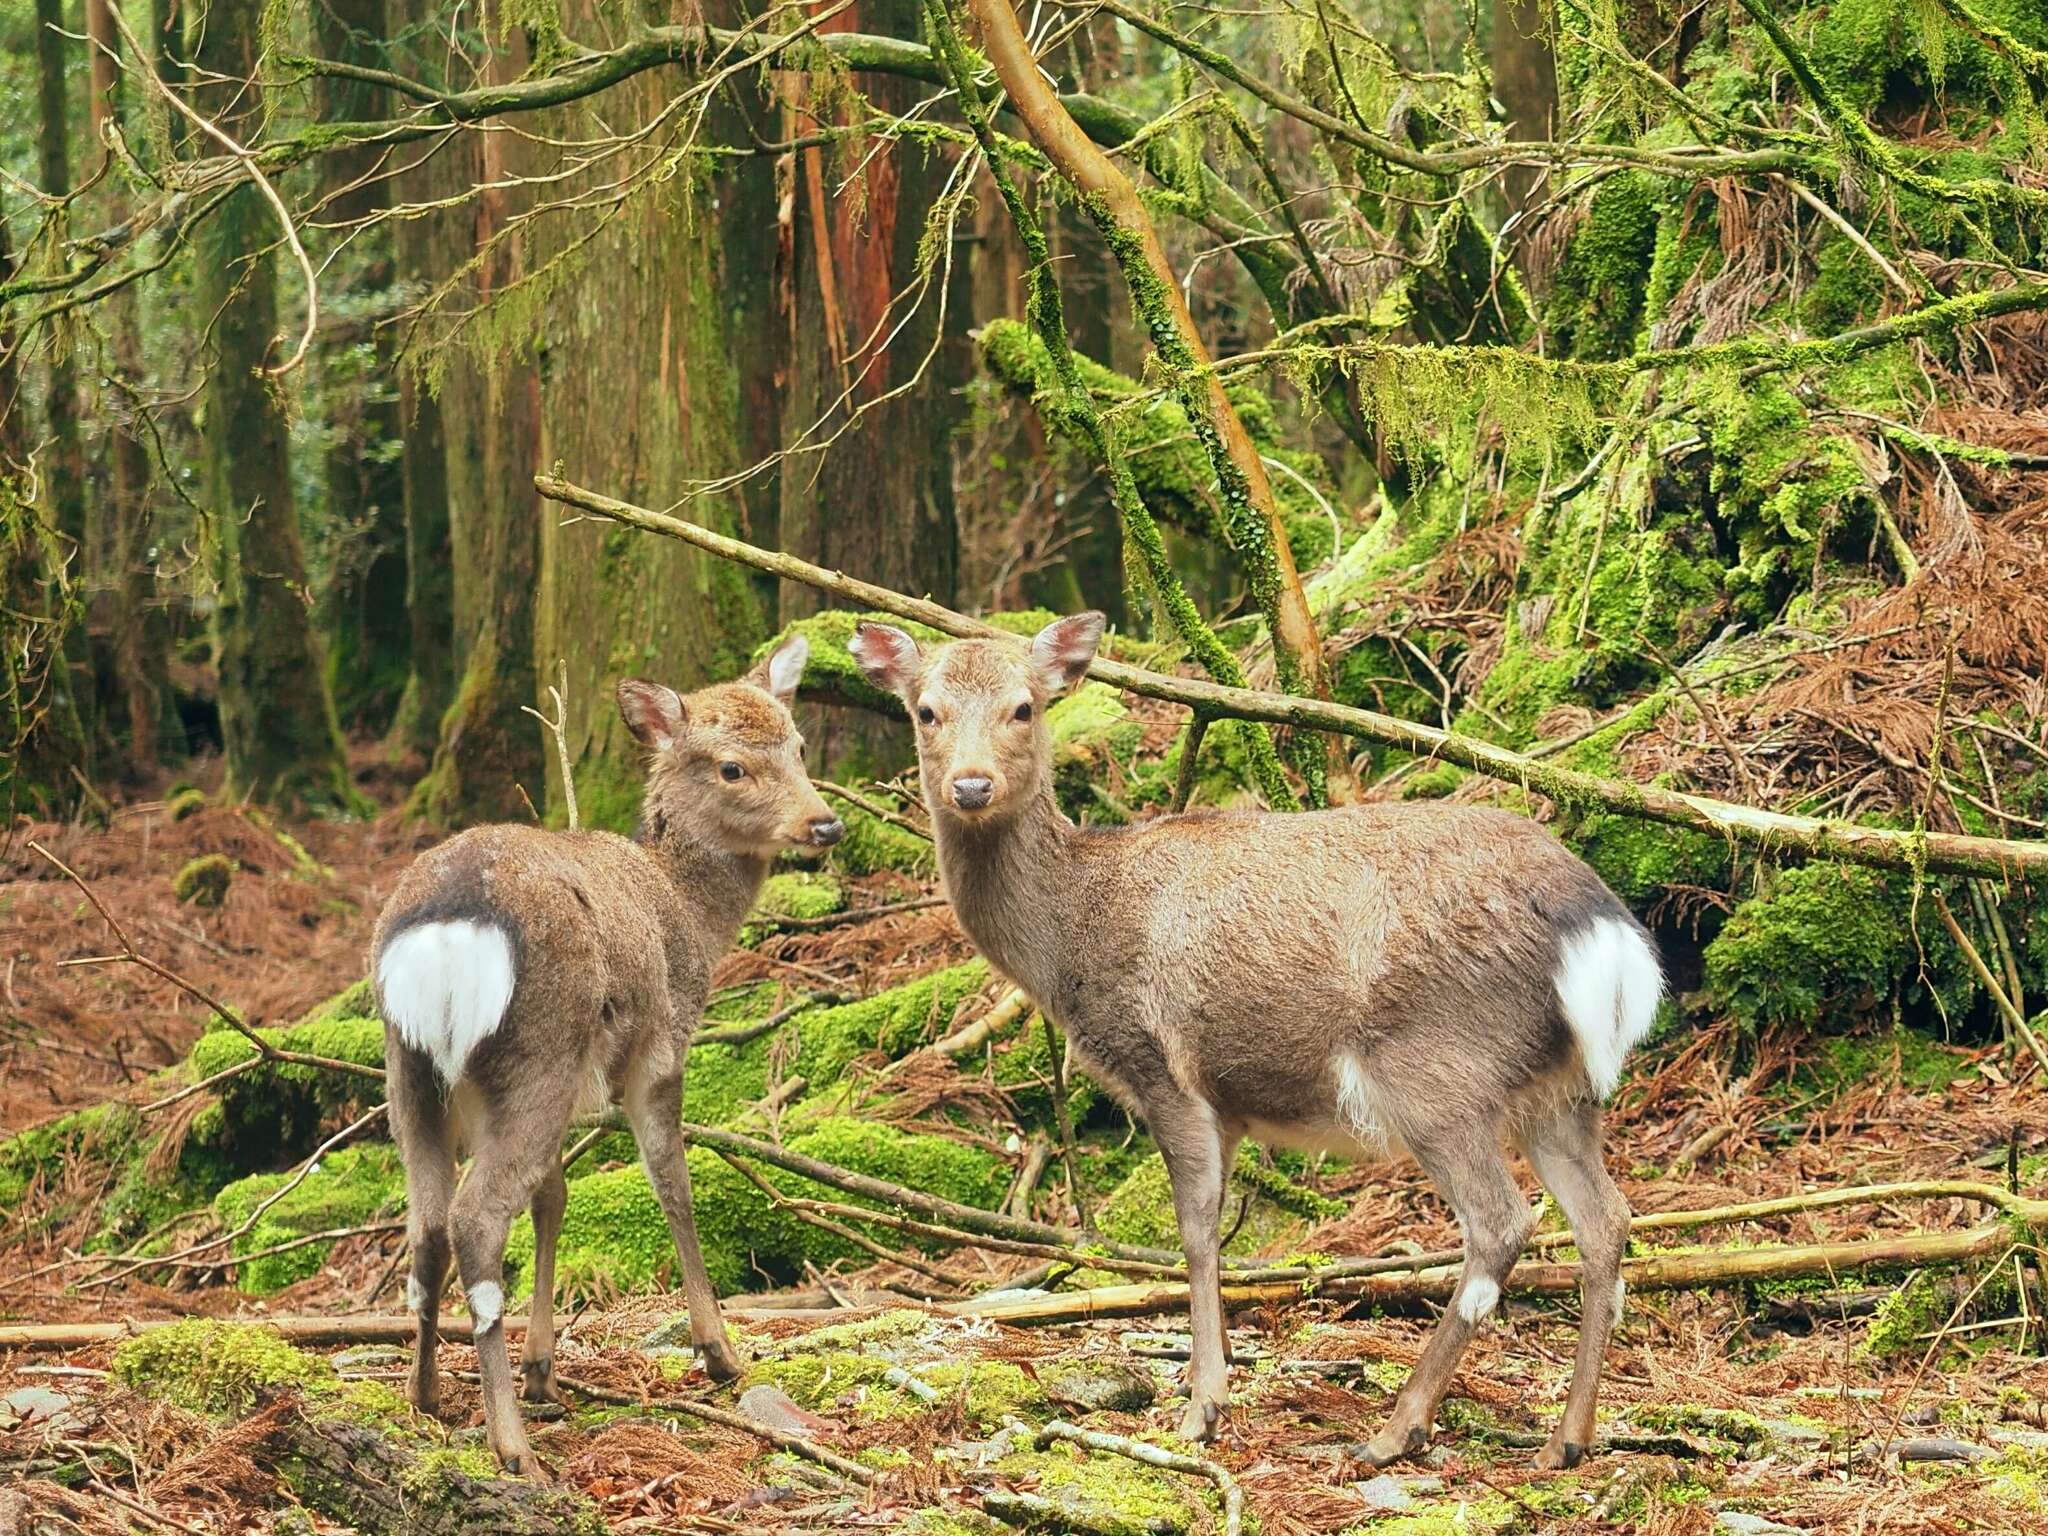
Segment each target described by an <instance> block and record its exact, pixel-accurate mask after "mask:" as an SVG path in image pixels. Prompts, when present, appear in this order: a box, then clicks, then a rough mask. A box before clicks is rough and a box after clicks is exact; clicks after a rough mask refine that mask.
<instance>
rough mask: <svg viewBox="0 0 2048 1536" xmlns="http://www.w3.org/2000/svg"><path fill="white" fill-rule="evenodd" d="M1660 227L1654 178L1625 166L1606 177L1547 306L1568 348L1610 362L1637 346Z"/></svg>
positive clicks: (1560, 345)
mask: <svg viewBox="0 0 2048 1536" xmlns="http://www.w3.org/2000/svg"><path fill="white" fill-rule="evenodd" d="M1657 230H1658V187H1657V182H1656V181H1655V179H1653V178H1652V177H1650V176H1649V175H1647V174H1645V173H1643V172H1640V171H1624V172H1622V173H1621V174H1620V175H1617V176H1611V177H1609V178H1608V179H1607V180H1605V181H1603V182H1602V183H1601V184H1600V188H1599V190H1598V191H1596V192H1595V193H1594V194H1593V198H1592V201H1591V202H1590V204H1588V206H1587V209H1586V217H1585V220H1584V222H1583V223H1582V224H1580V226H1579V228H1578V232H1577V233H1576V234H1574V235H1573V236H1572V242H1571V245H1570V246H1569V247H1568V248H1567V249H1566V251H1565V256H1564V260H1563V262H1562V263H1561V264H1560V265H1559V267H1558V271H1557V275H1556V277H1555V278H1554V279H1553V280H1552V283H1551V287H1550V293H1549V295H1548V297H1547V298H1546V300H1545V302H1544V306H1543V314H1544V322H1545V325H1546V327H1547V328H1548V330H1549V331H1550V333H1551V335H1552V337H1553V338H1554V340H1553V345H1554V347H1555V348H1556V350H1557V351H1558V352H1559V353H1560V354H1561V355H1566V356H1570V357H1574V358H1578V359H1580V360H1582V361H1606V360H1608V359H1611V358H1617V357H1625V356H1627V355H1628V354H1629V353H1630V352H1633V351H1634V350H1635V343H1636V335H1637V332H1638V330H1639V329H1640V327H1641V325H1642V320H1643V307H1644V301H1645V298H1646V296H1647V291H1648V277H1649V274H1650V267H1651V258H1652V257H1653V255H1654V254H1655V253H1656V247H1657Z"/></svg>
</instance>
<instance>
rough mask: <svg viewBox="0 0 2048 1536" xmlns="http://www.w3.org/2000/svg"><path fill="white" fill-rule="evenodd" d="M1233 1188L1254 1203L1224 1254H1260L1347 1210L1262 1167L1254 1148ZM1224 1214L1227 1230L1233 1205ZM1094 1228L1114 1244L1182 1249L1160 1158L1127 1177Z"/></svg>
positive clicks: (1243, 1152) (1241, 1157)
mask: <svg viewBox="0 0 2048 1536" xmlns="http://www.w3.org/2000/svg"><path fill="white" fill-rule="evenodd" d="M1230 1184H1231V1187H1232V1188H1233V1189H1234V1190H1235V1191H1236V1192H1237V1193H1238V1195H1240V1196H1241V1197H1243V1198H1245V1199H1247V1200H1249V1201H1250V1202H1251V1204H1250V1207H1249V1211H1248V1214H1247V1215H1246V1217H1245V1220H1244V1222H1243V1224H1242V1225H1241V1226H1240V1227H1239V1228H1238V1231H1237V1235H1236V1236H1235V1237H1234V1238H1233V1239H1232V1240H1231V1241H1230V1242H1229V1243H1228V1244H1226V1245H1225V1247H1224V1252H1226V1253H1256V1252H1258V1251H1260V1250H1262V1249H1265V1248H1269V1247H1271V1246H1272V1245H1273V1244H1274V1243H1275V1242H1278V1241H1279V1240H1280V1239H1281V1238H1283V1237H1285V1236H1286V1235H1287V1234H1288V1233H1289V1232H1291V1231H1293V1230H1294V1229H1295V1228H1296V1226H1297V1225H1298V1224H1299V1222H1300V1221H1301V1220H1302V1219H1304V1218H1306V1219H1309V1220H1326V1219H1328V1218H1329V1217H1331V1216H1336V1215H1341V1214H1343V1212H1344V1210H1345V1207H1344V1206H1343V1205H1342V1204H1341V1203H1339V1202H1337V1201H1334V1200H1328V1199H1325V1198H1324V1197H1323V1196H1321V1195H1318V1194H1315V1193H1314V1192H1313V1191H1311V1190H1306V1189H1303V1188H1301V1187H1300V1186H1299V1185H1296V1184H1294V1183H1292V1182H1291V1181H1290V1180H1288V1179H1287V1178H1286V1177H1285V1176H1284V1175H1281V1174H1277V1173H1275V1172H1274V1170H1272V1169H1270V1168H1267V1167H1265V1166H1264V1165H1262V1164H1261V1163H1260V1161H1259V1157H1258V1153H1257V1151H1256V1150H1255V1149H1253V1148H1252V1147H1250V1146H1244V1147H1241V1148H1239V1151H1238V1159H1237V1163H1236V1165H1235V1166H1234V1167H1233V1168H1232V1169H1231V1172H1230ZM1224 1215H1225V1221H1226V1225H1227V1224H1228V1223H1229V1222H1233V1221H1235V1220H1236V1213H1235V1202H1232V1201H1226V1202H1225V1212H1224ZM1096 1226H1097V1228H1098V1230H1100V1232H1101V1233H1102V1235H1103V1236H1104V1237H1106V1238H1108V1239H1110V1240H1111V1241H1112V1242H1118V1243H1127V1244H1131V1245H1133V1246H1136V1247H1141V1248H1172V1247H1175V1246H1177V1245H1178V1244H1179V1241H1180V1228H1179V1225H1178V1223H1177V1222H1176V1220H1175V1218H1174V1213H1173V1185H1172V1181H1171V1180H1169V1179H1168V1178H1167V1176H1166V1163H1165V1160H1164V1159H1162V1158H1161V1157H1160V1156H1159V1154H1158V1153H1156V1152H1155V1153H1152V1154H1151V1155H1150V1156H1148V1157H1146V1158H1144V1159H1143V1160H1142V1161H1140V1162H1139V1163H1138V1165H1137V1166H1136V1167H1135V1168H1133V1169H1132V1170H1131V1171H1130V1173H1129V1174H1128V1175H1126V1176H1125V1178H1124V1181H1123V1182H1122V1183H1121V1184H1119V1185H1118V1186H1117V1187H1116V1189H1115V1190H1114V1191H1113V1192H1112V1193H1111V1195H1110V1197H1109V1198H1108V1199H1107V1200H1106V1201H1104V1202H1103V1205H1102V1209H1101V1210H1099V1211H1098V1212H1096Z"/></svg>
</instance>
